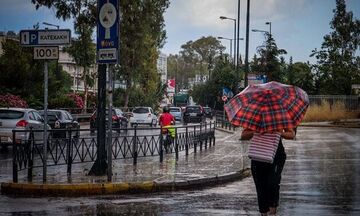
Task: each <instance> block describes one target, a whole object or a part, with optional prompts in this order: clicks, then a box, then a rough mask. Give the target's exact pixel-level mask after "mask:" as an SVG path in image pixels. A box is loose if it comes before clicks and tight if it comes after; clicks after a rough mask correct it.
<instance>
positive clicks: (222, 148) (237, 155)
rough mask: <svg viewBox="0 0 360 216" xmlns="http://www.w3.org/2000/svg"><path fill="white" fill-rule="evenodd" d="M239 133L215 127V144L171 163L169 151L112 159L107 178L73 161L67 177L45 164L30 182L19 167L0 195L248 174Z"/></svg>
mask: <svg viewBox="0 0 360 216" xmlns="http://www.w3.org/2000/svg"><path fill="white" fill-rule="evenodd" d="M239 137H240V135H239V132H237V131H227V130H217V131H216V144H215V146H211V147H208V148H207V149H204V148H203V150H202V151H200V150H199V149H198V150H197V153H194V152H191V153H189V155H188V156H186V155H185V152H180V154H179V159H178V160H177V161H176V160H175V155H174V154H167V155H166V156H165V158H164V161H163V163H160V162H159V158H158V157H148V158H138V164H137V165H133V161H132V160H123V159H122V160H114V161H113V178H112V182H107V176H100V177H98V176H88V175H87V173H88V171H89V170H90V168H91V166H92V163H87V164H85V163H84V164H77V165H73V169H72V175H71V176H67V174H66V166H55V167H48V169H47V172H48V178H47V182H46V183H45V184H44V183H43V182H42V169H37V170H35V171H34V176H33V182H32V183H28V182H27V180H26V171H23V172H20V173H19V183H10V182H3V183H2V184H1V193H2V194H11V195H14V194H18V195H29V196H34V195H35V196H84V195H95V194H96V195H98V194H122V193H136V192H156V191H171V190H178V189H187V188H198V187H203V186H210V185H215V184H221V183H225V182H229V181H235V180H239V179H242V178H244V177H247V176H249V175H250V172H249V170H248V169H247V168H248V167H249V161H248V159H247V155H246V151H247V145H239V142H238V140H239ZM9 175H11V174H9ZM8 179H9V177H8Z"/></svg>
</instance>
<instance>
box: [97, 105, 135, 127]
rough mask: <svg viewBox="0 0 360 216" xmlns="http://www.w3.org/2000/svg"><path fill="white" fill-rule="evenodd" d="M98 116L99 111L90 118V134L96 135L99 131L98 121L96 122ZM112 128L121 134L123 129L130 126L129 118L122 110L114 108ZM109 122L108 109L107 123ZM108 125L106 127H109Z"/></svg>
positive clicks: (106, 113) (106, 114)
mask: <svg viewBox="0 0 360 216" xmlns="http://www.w3.org/2000/svg"><path fill="white" fill-rule="evenodd" d="M96 114H97V111H95V112H94V113H93V114H92V115H91V117H90V133H94V132H95V130H96V129H97V121H96ZM111 119H112V128H113V129H114V130H115V131H116V132H118V133H120V131H121V130H122V129H126V128H127V125H128V121H129V120H128V118H127V117H126V116H125V114H124V112H123V111H122V110H121V109H120V108H113V110H112V118H111ZM107 120H108V109H106V112H105V121H106V122H107ZM107 125H108V124H107V123H106V127H107Z"/></svg>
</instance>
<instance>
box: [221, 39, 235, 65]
mask: <svg viewBox="0 0 360 216" xmlns="http://www.w3.org/2000/svg"><path fill="white" fill-rule="evenodd" d="M217 38H218V39H223V40H228V41H230V57H231V56H232V41H233V39H231V38H226V37H217ZM234 61H235V59H234Z"/></svg>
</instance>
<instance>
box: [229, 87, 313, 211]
mask: <svg viewBox="0 0 360 216" xmlns="http://www.w3.org/2000/svg"><path fill="white" fill-rule="evenodd" d="M308 105H309V99H308V96H307V94H306V92H305V91H303V90H302V89H300V88H299V87H296V86H291V85H285V84H281V83H278V82H274V81H273V82H269V83H265V84H257V85H250V86H248V87H247V88H246V89H244V90H243V91H242V92H240V93H239V94H238V95H236V96H235V97H233V98H232V99H231V100H230V101H229V102H228V103H227V104H225V105H224V109H225V111H226V114H227V117H228V119H229V121H230V122H231V123H232V124H233V125H235V126H241V127H243V128H244V130H243V131H242V133H241V140H251V141H250V147H249V157H250V159H251V173H252V176H253V180H254V183H255V186H256V192H257V199H258V206H259V211H260V213H261V215H276V212H277V207H278V205H279V192H280V181H281V173H282V170H283V167H284V164H285V160H286V153H285V149H284V146H283V143H282V138H284V139H294V138H295V135H296V134H295V129H296V127H297V126H298V124H299V123H300V121H301V120H302V118H303V117H304V115H305V112H306V109H307V107H308Z"/></svg>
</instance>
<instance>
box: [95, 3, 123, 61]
mask: <svg viewBox="0 0 360 216" xmlns="http://www.w3.org/2000/svg"><path fill="white" fill-rule="evenodd" d="M119 32H120V29H119V3H118V0H98V23H97V46H96V47H97V62H98V63H100V64H106V63H113V64H116V63H118V62H119V54H118V49H119Z"/></svg>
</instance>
